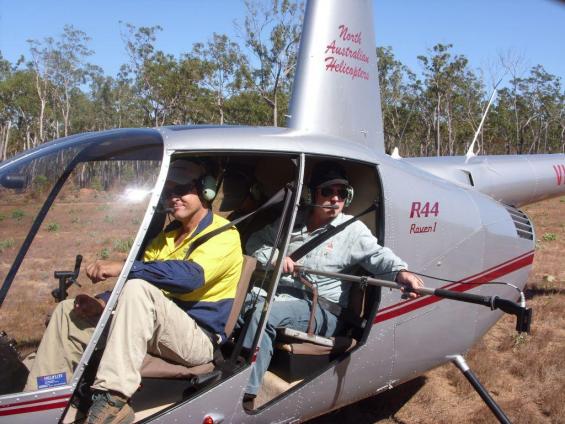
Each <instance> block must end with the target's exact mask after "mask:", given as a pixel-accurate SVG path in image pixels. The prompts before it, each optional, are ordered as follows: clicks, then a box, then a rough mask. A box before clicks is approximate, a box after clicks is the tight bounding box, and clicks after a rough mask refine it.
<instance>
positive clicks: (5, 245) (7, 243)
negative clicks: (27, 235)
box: [0, 238, 16, 253]
mask: <svg viewBox="0 0 565 424" xmlns="http://www.w3.org/2000/svg"><path fill="white" fill-rule="evenodd" d="M14 244H16V242H15V241H14V239H11V238H9V239H5V240H0V253H2V252H3V251H4V250H6V249H9V248H11V247H14Z"/></svg>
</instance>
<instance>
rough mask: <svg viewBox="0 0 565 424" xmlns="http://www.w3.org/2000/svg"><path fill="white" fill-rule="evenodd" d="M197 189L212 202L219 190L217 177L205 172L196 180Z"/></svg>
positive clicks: (204, 197)
mask: <svg viewBox="0 0 565 424" xmlns="http://www.w3.org/2000/svg"><path fill="white" fill-rule="evenodd" d="M196 189H197V190H198V192H199V193H200V195H201V196H202V198H203V199H204V200H206V201H207V202H211V201H212V200H214V199H215V197H216V194H217V190H218V186H217V182H216V179H215V178H214V177H213V176H211V175H209V174H207V173H205V174H204V175H203V176H201V177H200V178H199V179H198V180H196Z"/></svg>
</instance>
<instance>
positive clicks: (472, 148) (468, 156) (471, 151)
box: [465, 78, 502, 163]
mask: <svg viewBox="0 0 565 424" xmlns="http://www.w3.org/2000/svg"><path fill="white" fill-rule="evenodd" d="M501 81H502V78H500V79H499V80H498V82H497V83H496V84H495V86H494V88H493V89H492V94H491V95H490V100H489V101H488V104H487V107H486V109H485V111H484V113H483V117H482V118H481V123H480V124H479V127H478V128H477V131H476V132H475V137H473V141H472V143H471V145H470V146H469V150H467V153H466V154H465V157H466V159H465V163H467V162H468V161H469V159H471V158H472V157H474V156H477V155H476V153H475V143H476V141H477V138H478V137H479V133H480V132H481V129H482V128H483V124H484V123H485V119H486V117H487V114H488V111H489V108H490V105H491V104H492V101H493V100H494V96H495V94H496V89H497V87H498V84H500V82H501Z"/></svg>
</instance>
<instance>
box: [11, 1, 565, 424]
mask: <svg viewBox="0 0 565 424" xmlns="http://www.w3.org/2000/svg"><path fill="white" fill-rule="evenodd" d="M372 16H373V11H372V2H371V1H370V0H355V1H345V0H310V1H308V3H307V6H306V9H305V16H304V24H303V31H302V37H301V41H300V49H299V57H298V64H297V69H296V74H295V81H294V85H293V94H292V99H291V104H290V110H289V119H288V126H287V127H286V128H271V127H244V126H242V127H230V126H189V125H187V126H171V127H159V128H147V129H116V130H109V131H102V132H96V133H85V134H78V135H73V136H70V137H66V138H62V139H58V140H54V141H52V142H49V143H45V144H43V145H41V146H39V147H37V148H35V149H32V150H29V151H26V152H23V153H21V154H19V155H17V156H15V157H14V158H12V159H10V160H7V161H5V162H3V163H2V164H0V193H1V194H2V200H1V201H0V207H1V208H4V209H6V208H9V207H12V206H14V205H15V206H17V207H18V209H17V210H19V211H20V217H21V218H22V219H21V221H20V224H19V225H18V226H17V228H16V227H14V228H13V230H12V231H13V235H14V237H15V238H16V236H17V239H18V240H20V241H18V242H17V245H16V246H15V247H16V248H15V249H14V251H15V252H16V253H15V254H14V255H12V256H13V257H10V263H6V262H3V263H2V268H1V269H0V277H1V278H2V281H3V282H2V286H1V287H0V308H1V311H2V326H3V327H4V326H7V327H10V328H7V329H8V330H9V331H10V333H11V334H13V333H14V332H15V333H17V332H18V331H21V332H24V331H29V333H30V334H31V335H26V336H25V337H22V338H21V339H24V340H37V338H38V334H39V335H40V334H41V330H42V328H44V319H45V314H46V313H48V312H49V310H50V309H52V305H49V304H47V303H46V302H39V300H38V299H45V298H49V296H50V292H51V295H52V297H54V298H55V300H56V301H60V300H62V299H65V298H66V297H67V296H68V295H69V294H73V293H78V292H81V291H90V290H100V287H99V286H97V287H96V288H92V287H90V286H87V285H86V284H84V283H83V286H81V287H78V286H77V285H78V284H80V275H81V274H80V268H81V262H82V258H91V259H95V258H96V257H102V258H104V257H107V256H108V255H109V254H110V253H112V252H114V253H117V254H121V255H122V256H123V259H124V267H123V270H122V272H121V274H120V275H119V277H117V278H116V279H115V280H114V281H109V282H108V285H107V286H104V287H103V288H107V289H109V290H110V294H109V297H108V298H107V302H106V307H105V309H104V311H103V312H102V314H101V315H100V317H99V318H98V321H97V325H96V329H95V330H94V333H93V335H92V337H91V339H90V341H89V343H88V344H87V345H86V346H85V347H84V353H83V355H82V357H81V358H80V361H79V362H78V364H77V365H76V368H75V371H74V374H73V376H72V379H71V380H70V381H68V382H66V381H65V382H64V383H62V384H61V383H60V382H59V381H45V382H44V385H43V386H42V387H41V388H39V389H38V390H36V391H29V392H24V391H23V384H19V382H20V381H23V380H22V378H20V377H19V376H18V375H20V374H22V375H24V377H25V369H23V372H22V373H20V374H18V375H14V377H13V379H14V380H13V383H14V385H13V387H12V389H11V391H7V392H4V393H2V395H1V396H0V423H8V422H9V423H17V422H22V423H23V422H26V423H28V422H47V421H53V422H54V421H58V422H64V423H67V422H68V423H70V422H80V420H81V413H82V412H83V411H84V403H85V402H88V394H89V390H88V388H89V382H91V379H92V377H93V374H94V373H95V371H96V366H97V358H99V356H100V353H101V351H102V350H103V344H104V337H105V330H106V329H107V328H108V326H109V322H110V320H111V316H112V311H113V310H114V308H115V306H116V304H117V302H118V298H119V295H120V293H121V291H122V289H123V287H124V284H125V283H126V280H127V276H128V273H129V270H130V268H131V266H132V264H133V262H134V260H136V259H137V258H139V257H140V254H141V253H142V252H143V249H144V247H145V246H146V245H147V243H148V241H150V239H151V238H152V237H154V236H155V235H156V234H157V233H158V232H159V231H161V230H162V229H163V228H164V227H165V226H166V225H169V223H168V222H167V211H166V208H164V207H163V205H162V203H161V201H160V198H161V193H162V191H163V187H164V184H165V180H166V177H167V174H168V170H169V168H170V165H171V163H172V162H173V161H174V160H176V159H178V158H183V159H198V160H205V161H207V163H210V164H212V165H211V167H212V168H215V169H216V170H218V172H216V173H215V174H217V175H218V178H217V179H216V181H215V184H213V185H214V190H215V191H217V192H218V198H219V197H221V196H222V195H223V194H224V193H223V190H224V187H223V185H222V178H221V175H222V173H221V170H222V169H224V168H225V167H226V166H228V165H231V164H236V165H241V166H247V167H251V168H252V169H253V177H254V179H255V180H256V181H258V182H260V183H261V191H262V192H263V193H264V194H265V196H267V197H271V198H273V197H276V196H279V197H282V200H281V201H280V202H277V203H276V206H275V208H276V213H277V215H278V216H280V227H279V234H280V237H278V238H277V241H276V244H275V246H274V247H275V248H277V249H278V250H279V251H282V252H285V251H286V249H287V247H288V242H289V234H290V231H291V230H292V228H293V226H294V222H295V219H296V215H297V213H298V210H299V209H300V208H301V207H303V206H302V205H303V204H304V195H303V192H304V191H306V190H305V189H304V185H305V184H306V182H307V181H308V179H309V176H310V173H311V171H312V169H313V167H314V166H315V165H316V164H317V163H319V162H321V161H324V160H327V159H331V160H335V161H339V162H340V164H342V166H343V167H344V168H345V169H346V171H347V175H348V176H349V178H350V182H351V185H352V186H353V187H355V193H354V196H353V198H352V201H351V205H350V206H349V208H348V213H350V214H352V215H356V216H357V215H359V219H361V220H362V221H363V222H364V223H365V224H366V225H367V226H368V227H369V229H370V230H371V232H372V233H373V234H374V235H375V236H376V237H377V238H378V239H379V240H380V242H381V244H383V245H384V246H386V247H389V248H391V249H392V250H393V251H394V252H395V253H396V254H397V255H398V256H400V257H402V258H403V259H404V260H406V261H407V262H408V264H409V267H410V269H411V270H414V271H417V272H418V273H419V274H420V275H422V279H423V280H424V282H425V286H426V288H425V289H421V291H420V292H419V294H421V296H420V297H418V298H416V299H405V298H403V297H402V296H401V294H400V292H399V291H398V290H396V289H398V288H399V287H398V286H397V285H395V284H394V283H391V282H387V281H383V280H380V279H379V278H378V276H368V275H364V274H363V271H362V270H352V271H351V272H349V273H342V274H339V275H338V276H339V278H341V279H342V280H343V281H344V282H347V283H349V284H352V295H351V299H350V308H351V310H352V311H353V313H355V314H356V315H357V318H358V319H357V320H356V322H355V324H351V325H350V326H349V328H348V329H347V332H346V333H345V334H344V335H343V337H340V338H339V340H338V338H337V337H336V338H335V339H326V338H323V337H318V336H312V335H311V334H307V333H301V332H298V331H291V332H290V333H291V334H284V335H282V337H281V340H280V343H277V351H276V353H275V355H274V357H273V360H272V362H271V365H270V368H269V371H268V372H267V374H266V376H265V378H264V380H263V385H262V387H261V391H260V393H259V395H258V397H257V399H256V400H257V402H256V403H255V404H254V405H253V407H251V408H249V407H245V406H244V404H243V395H244V390H245V386H246V384H247V382H248V380H249V376H250V372H251V368H252V367H253V363H254V361H255V358H256V354H257V351H256V349H255V348H251V349H243V348H242V333H243V331H244V330H245V326H244V327H243V328H239V329H235V330H234V329H233V327H232V328H230V329H229V331H226V333H227V334H230V337H229V340H228V341H227V342H226V343H225V344H224V345H223V346H222V349H221V358H218V359H217V360H215V361H214V362H213V363H210V364H206V366H203V367H202V368H201V369H197V370H195V369H186V368H184V367H182V366H180V365H178V364H172V363H169V362H166V361H162V360H160V359H159V358H150V359H149V360H148V365H147V367H146V368H144V370H143V371H142V376H143V380H142V384H141V386H140V388H139V390H138V391H137V392H136V393H135V394H134V396H133V397H132V399H131V404H132V407H133V409H134V410H135V412H136V422H151V421H161V422H195V423H207V424H211V423H220V422H247V423H254V422H256V423H263V422H278V423H283V422H284V423H294V422H302V421H306V420H309V419H312V418H314V417H317V416H319V415H322V414H325V413H327V412H329V411H331V410H334V409H337V408H340V407H342V406H344V405H347V404H351V403H354V402H356V401H358V400H360V399H363V398H366V397H369V396H373V395H375V394H378V393H381V392H384V391H386V390H389V389H391V388H393V387H395V386H398V385H399V384H401V383H403V382H406V381H408V380H411V379H413V378H416V377H417V376H419V375H422V374H423V373H425V372H426V371H428V370H430V369H432V368H434V367H436V366H438V365H440V364H443V363H446V362H454V363H455V364H456V365H457V366H458V367H459V368H460V369H461V370H462V372H464V373H465V375H466V376H467V378H468V379H469V381H470V382H471V384H473V387H475V389H476V390H477V391H478V392H479V393H480V394H481V396H482V397H483V399H484V400H485V402H486V403H487V405H489V407H490V408H491V410H492V411H493V413H494V414H495V416H496V417H497V419H499V421H501V422H509V421H508V418H507V417H506V416H505V414H504V412H503V411H502V410H501V409H500V408H499V407H498V405H496V403H495V402H494V400H493V399H492V398H491V397H490V396H489V394H488V392H487V391H486V389H485V388H484V387H482V385H481V384H480V382H479V381H478V380H477V379H476V377H475V376H474V374H472V371H471V370H470V369H469V367H468V365H467V364H466V362H465V360H464V358H463V355H464V353H465V352H466V351H467V350H468V349H470V347H471V346H473V344H474V343H475V342H476V341H477V340H479V339H480V338H481V337H482V336H483V335H484V334H485V333H486V332H487V331H488V330H489V328H491V327H492V326H493V325H494V324H495V323H496V322H497V321H498V320H499V319H500V318H501V316H502V315H503V314H504V313H508V314H512V315H514V316H515V318H516V329H517V331H520V332H522V331H528V329H529V326H530V323H531V319H532V312H531V310H530V309H528V308H527V306H526V305H525V301H524V300H523V298H521V294H520V293H521V290H522V289H523V287H524V285H525V282H526V280H527V277H528V274H529V272H530V270H531V267H532V263H533V260H534V249H535V240H536V235H535V231H534V228H533V225H532V223H531V222H530V220H529V218H528V216H527V215H526V214H525V213H524V212H523V211H521V210H520V207H522V206H524V205H526V204H530V203H533V202H537V201H540V200H543V199H547V198H551V197H555V196H560V195H563V194H564V193H565V155H563V154H551V155H521V156H516V155H508V156H476V155H474V154H472V152H471V154H468V155H466V156H461V157H434V158H401V157H399V156H398V155H394V154H393V155H388V154H386V153H385V149H384V135H383V124H382V115H381V110H380V94H379V85H378V76H377V62H376V61H377V59H376V51H375V45H374V40H375V34H374V28H373V24H372ZM87 177H88V178H89V179H90V181H94V182H95V183H96V187H95V188H92V185H91V188H82V189H80V190H77V187H80V185H81V181H84V180H86V179H87ZM32 189H33V190H32ZM272 196H273V197H272ZM267 203H274V202H270V200H269V201H267V202H266V204H267ZM369 206H371V208H370V212H368V213H364V212H366V211H367V208H368V207H369ZM4 209H1V210H4ZM258 213H260V211H258ZM363 213H364V214H363ZM256 217H257V215H254V216H251V217H249V218H248V219H250V220H253V219H255V218H256ZM251 222H252V221H251ZM63 228H70V230H68V231H63ZM101 239H107V240H106V245H110V248H111V249H112V252H110V248H108V247H103V246H106V245H104V244H103V243H102V244H100V243H99V241H100V240H101ZM124 240H125V241H124ZM103 241H104V240H103ZM280 257H281V258H282V255H280ZM71 265H74V266H71ZM68 268H72V269H71V270H70V271H63V270H61V269H68ZM302 272H305V273H312V274H316V273H318V274H320V273H321V272H322V271H320V270H315V269H304V270H302ZM281 274H282V263H281V260H280V259H279V260H278V261H277V262H276V264H275V265H274V266H272V267H270V268H267V269H259V267H258V266H257V264H256V263H255V262H254V261H253V259H252V258H247V259H246V261H245V262H244V269H243V270H242V277H241V278H240V282H239V284H238V294H237V295H236V301H235V302H234V307H233V308H232V313H231V318H232V319H231V322H232V325H234V324H233V321H234V320H235V319H237V317H238V316H239V315H240V313H241V311H242V303H243V299H244V297H245V294H246V293H249V292H250V291H252V290H253V289H255V288H259V289H263V290H264V291H265V292H266V293H267V300H266V303H265V305H266V307H265V308H264V309H263V311H262V321H261V322H262V325H260V326H259V328H258V330H257V334H256V335H255V343H254V346H257V345H258V342H259V339H260V338H261V337H262V336H263V333H264V328H265V323H266V320H267V318H268V315H269V304H270V303H271V302H272V301H273V299H274V296H275V294H276V289H277V284H278V281H279V278H280V276H281ZM53 276H54V277H55V279H53ZM49 281H51V283H46V282H49ZM494 281H496V282H500V281H503V282H504V283H505V284H490V283H491V282H494ZM389 289H390V290H389ZM454 319H456V320H457V323H458V325H457V329H456V331H455V330H454V328H453V325H452V324H453V320H454ZM28 327H30V328H31V330H28ZM2 329H4V328H2ZM26 337H27V338H26ZM20 344H21V342H20ZM31 344H33V343H31ZM406 352H416V353H415V354H411V355H406V354H405V353H406ZM32 360H33V353H31V354H30V355H28V357H26V360H24V365H25V364H27V363H29V361H32ZM16 368H17V369H16ZM20 369H22V368H21V366H20V367H19V368H18V367H15V368H14V371H17V370H20ZM55 380H57V379H56V378H55Z"/></svg>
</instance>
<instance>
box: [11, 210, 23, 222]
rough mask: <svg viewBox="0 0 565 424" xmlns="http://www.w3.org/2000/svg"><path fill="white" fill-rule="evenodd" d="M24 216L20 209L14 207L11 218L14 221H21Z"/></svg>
mask: <svg viewBox="0 0 565 424" xmlns="http://www.w3.org/2000/svg"><path fill="white" fill-rule="evenodd" d="M24 216H25V212H24V211H22V210H21V209H16V210H14V211H13V212H12V219H15V220H16V221H21V220H22V218H23V217H24Z"/></svg>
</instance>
